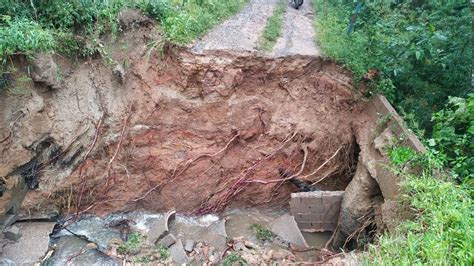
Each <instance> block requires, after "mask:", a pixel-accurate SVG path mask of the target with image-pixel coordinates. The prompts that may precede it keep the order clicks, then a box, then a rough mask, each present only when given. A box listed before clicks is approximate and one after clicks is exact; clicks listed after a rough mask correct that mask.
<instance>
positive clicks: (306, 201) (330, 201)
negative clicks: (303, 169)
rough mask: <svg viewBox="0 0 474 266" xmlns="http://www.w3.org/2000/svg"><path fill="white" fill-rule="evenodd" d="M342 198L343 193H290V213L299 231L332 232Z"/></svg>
mask: <svg viewBox="0 0 474 266" xmlns="http://www.w3.org/2000/svg"><path fill="white" fill-rule="evenodd" d="M343 196H344V191H313V192H300V193H292V194H291V200H290V212H291V214H292V215H293V216H294V217H295V220H296V223H297V224H298V227H299V228H300V230H301V231H305V232H325V231H334V230H335V229H336V226H337V220H338V218H339V211H340V209H341V203H342V198H343Z"/></svg>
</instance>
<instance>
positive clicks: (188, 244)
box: [184, 239, 194, 252]
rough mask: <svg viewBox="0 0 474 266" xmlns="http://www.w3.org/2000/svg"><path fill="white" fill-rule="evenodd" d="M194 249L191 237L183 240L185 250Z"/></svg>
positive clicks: (190, 250)
mask: <svg viewBox="0 0 474 266" xmlns="http://www.w3.org/2000/svg"><path fill="white" fill-rule="evenodd" d="M193 249H194V241H193V240H191V239H187V240H186V241H184V250H186V251H187V252H192V251H193Z"/></svg>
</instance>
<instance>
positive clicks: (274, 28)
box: [260, 0, 288, 51]
mask: <svg viewBox="0 0 474 266" xmlns="http://www.w3.org/2000/svg"><path fill="white" fill-rule="evenodd" d="M287 6H288V3H287V1H285V0H280V2H279V3H278V5H277V6H276V8H275V10H274V11H273V14H272V15H271V16H270V17H269V18H268V20H267V25H265V28H264V29H263V34H262V36H261V39H260V49H262V50H265V51H270V50H271V49H272V48H273V46H274V45H275V43H276V42H277V40H278V38H279V37H280V35H281V27H282V25H283V17H284V15H285V10H286V7H287Z"/></svg>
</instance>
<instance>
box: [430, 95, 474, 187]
mask: <svg viewBox="0 0 474 266" xmlns="http://www.w3.org/2000/svg"><path fill="white" fill-rule="evenodd" d="M432 120H433V122H434V128H433V134H432V137H431V138H430V139H429V140H428V141H427V143H428V145H429V146H430V147H431V148H432V149H433V150H434V152H436V153H438V154H439V156H442V158H443V160H444V162H445V163H446V166H447V167H449V168H451V169H452V170H453V175H454V176H455V177H456V178H457V179H458V180H460V181H467V182H472V181H473V180H474V94H469V95H468V97H467V98H458V97H450V98H449V102H448V105H447V106H446V108H445V109H443V110H441V111H439V112H437V113H435V114H434V116H433V119H432Z"/></svg>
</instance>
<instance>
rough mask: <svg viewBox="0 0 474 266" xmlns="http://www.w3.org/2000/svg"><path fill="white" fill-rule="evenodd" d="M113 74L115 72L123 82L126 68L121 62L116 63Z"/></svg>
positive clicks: (120, 81)
mask: <svg viewBox="0 0 474 266" xmlns="http://www.w3.org/2000/svg"><path fill="white" fill-rule="evenodd" d="M112 74H114V76H115V78H117V80H118V82H119V83H120V84H122V83H123V81H124V80H125V69H124V68H123V66H122V65H121V64H117V65H115V67H114V69H113V70H112Z"/></svg>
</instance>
